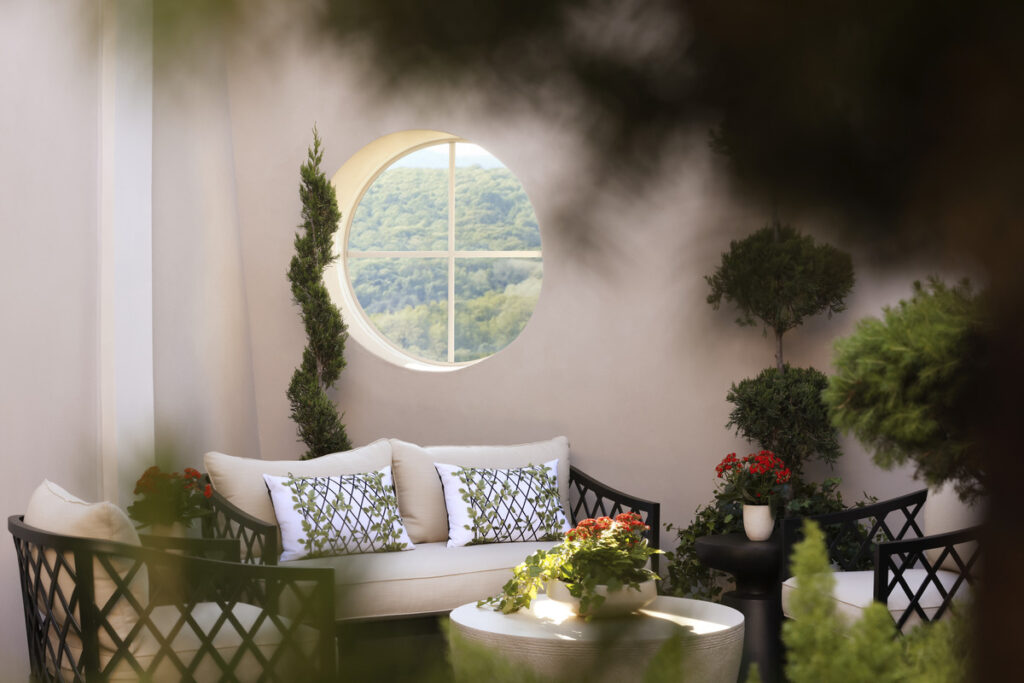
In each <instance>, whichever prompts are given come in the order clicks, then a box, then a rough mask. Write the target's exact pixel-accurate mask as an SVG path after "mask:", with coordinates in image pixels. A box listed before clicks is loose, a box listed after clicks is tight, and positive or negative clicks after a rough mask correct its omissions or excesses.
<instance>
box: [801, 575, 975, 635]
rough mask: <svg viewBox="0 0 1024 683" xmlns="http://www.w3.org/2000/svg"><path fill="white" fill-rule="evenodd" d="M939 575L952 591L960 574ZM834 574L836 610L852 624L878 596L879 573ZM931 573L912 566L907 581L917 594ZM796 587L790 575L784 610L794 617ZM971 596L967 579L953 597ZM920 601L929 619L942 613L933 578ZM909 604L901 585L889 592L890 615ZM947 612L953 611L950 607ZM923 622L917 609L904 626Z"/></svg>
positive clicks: (899, 615)
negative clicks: (792, 603) (877, 579)
mask: <svg viewBox="0 0 1024 683" xmlns="http://www.w3.org/2000/svg"><path fill="white" fill-rule="evenodd" d="M936 575H937V576H938V578H939V581H940V582H941V583H942V586H943V588H945V589H946V591H947V592H949V591H950V590H952V588H953V585H954V584H955V583H956V580H957V576H958V575H957V574H956V573H954V572H949V571H944V570H939V571H938V572H937V573H936ZM833 576H835V579H836V586H835V589H834V590H833V592H832V597H833V599H834V600H835V601H836V612H837V613H838V614H839V615H840V616H842V617H843V618H844V619H846V621H847V622H848V623H852V622H854V621H856V620H858V619H860V617H861V616H862V615H863V613H864V610H865V609H866V608H867V606H868V605H870V604H871V602H872V599H873V596H874V590H875V573H874V572H873V571H870V570H868V571H859V572H834V573H833ZM927 576H928V572H927V571H926V570H924V569H908V570H907V571H905V572H903V577H904V580H905V581H906V583H907V585H908V586H909V587H910V589H911V590H912V591H914V593H915V594H916V593H917V591H918V590H919V589H920V588H921V584H922V583H923V582H924V580H925V578H926V577H927ZM795 590H796V577H790V578H788V579H786V580H785V581H783V582H782V613H783V614H784V615H786V616H787V617H790V618H792V616H793V615H792V614H791V613H790V602H791V600H792V598H793V592H794V591H795ZM969 597H970V586H969V585H968V584H967V582H966V581H965V582H963V583H962V584H961V585H960V588H959V589H958V590H957V592H956V595H954V597H953V600H954V602H962V601H964V600H967V599H968V598H969ZM919 604H920V605H921V609H922V610H923V611H924V613H925V614H927V615H928V618H929V619H931V618H932V617H934V616H935V613H936V612H938V610H939V607H941V606H942V595H941V594H940V593H939V589H938V588H937V587H936V586H935V583H934V582H933V581H932V582H929V584H928V586H927V587H926V588H925V590H924V594H923V595H922V596H921V600H920V601H919ZM909 605H910V598H909V597H908V596H907V595H906V593H905V592H904V591H903V589H902V588H901V587H900V586H896V588H895V589H894V590H893V592H892V594H891V595H889V600H888V604H887V607H888V608H889V612H890V614H892V615H893V619H897V620H898V619H899V618H900V617H901V616H902V615H903V612H904V611H906V609H907V607H908V606H909ZM946 614H949V611H948V609H947V611H946ZM920 621H921V618H920V617H919V616H918V615H917V613H916V612H915V613H914V614H912V615H911V616H910V618H908V619H907V623H906V624H905V625H904V631H906V630H907V629H908V628H910V627H912V626H915V625H916V624H918V623H920Z"/></svg>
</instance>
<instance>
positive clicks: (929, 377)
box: [824, 279, 987, 500]
mask: <svg viewBox="0 0 1024 683" xmlns="http://www.w3.org/2000/svg"><path fill="white" fill-rule="evenodd" d="M984 327H985V321H984V318H983V311H982V306H981V302H980V298H979V296H978V295H976V294H974V292H973V291H972V290H971V287H970V285H969V284H968V283H967V282H966V281H964V282H962V283H960V284H959V285H957V286H955V287H946V286H945V285H944V284H943V283H942V282H940V281H938V280H936V279H932V280H930V281H929V283H928V287H927V289H926V288H925V287H924V286H922V285H921V283H920V282H915V283H914V294H913V297H911V299H910V301H900V303H899V306H896V307H886V308H885V309H884V320H879V319H877V318H865V319H864V320H861V321H860V322H858V323H857V329H856V331H855V332H854V333H853V334H852V335H850V336H849V337H847V338H845V339H840V340H839V341H837V342H836V357H835V366H836V370H837V371H836V374H835V375H834V376H833V377H832V378H831V379H830V380H829V386H828V389H827V390H826V391H825V393H824V400H825V402H826V403H827V404H828V405H829V406H830V408H831V414H832V422H833V424H835V425H836V426H837V427H839V428H840V429H843V430H845V431H852V432H853V433H854V435H855V436H856V437H857V438H858V439H859V440H860V441H861V443H863V444H864V445H865V446H867V447H868V448H870V449H873V450H874V461H875V463H876V464H877V465H879V466H880V467H883V468H886V469H890V468H892V467H893V466H896V465H901V464H903V463H905V462H907V461H908V460H909V461H913V462H914V464H915V465H916V467H917V474H918V475H919V476H921V477H923V478H924V480H925V481H927V482H928V484H929V485H932V486H936V485H939V484H941V483H942V482H945V481H954V482H956V487H957V491H958V492H959V494H960V496H961V498H963V499H965V500H970V499H973V498H975V497H977V496H978V495H980V494H981V493H982V491H983V484H984V478H985V472H984V469H983V466H982V455H981V453H980V448H979V446H978V444H977V443H976V442H975V440H974V439H973V434H971V428H970V425H971V424H972V421H973V419H974V418H975V417H976V415H975V412H976V410H977V406H978V405H980V404H981V401H980V400H979V399H980V390H979V382H980V381H981V378H982V377H983V376H984V374H985V372H986V370H987V369H986V367H985V365H984V363H985V357H986V354H985V352H984V348H983V347H982V344H983V342H982V340H983V339H984Z"/></svg>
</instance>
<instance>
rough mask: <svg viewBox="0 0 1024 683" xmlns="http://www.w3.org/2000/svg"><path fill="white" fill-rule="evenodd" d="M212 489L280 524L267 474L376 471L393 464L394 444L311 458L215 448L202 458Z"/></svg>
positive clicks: (375, 444) (383, 441)
mask: <svg viewBox="0 0 1024 683" xmlns="http://www.w3.org/2000/svg"><path fill="white" fill-rule="evenodd" d="M203 462H204V464H205V466H206V471H207V473H209V475H210V481H211V482H213V488H215V489H217V493H219V494H220V495H222V496H224V497H225V498H227V499H228V501H229V502H230V503H232V504H234V505H235V506H236V507H238V508H239V509H241V510H242V511H243V512H247V513H249V514H250V515H252V516H253V517H256V518H257V519H260V520H263V521H264V522H267V523H269V524H277V517H276V516H274V504H273V503H272V502H271V500H270V494H269V493H268V492H267V485H266V483H265V482H264V481H263V475H264V474H273V475H275V476H278V477H287V476H288V475H289V474H294V475H295V476H296V477H332V476H337V475H339V474H359V473H360V472H373V471H375V470H379V469H381V468H382V467H387V466H388V465H390V464H391V444H390V443H388V441H387V439H378V440H377V441H374V442H373V443H371V444H368V445H366V446H362V447H361V448H353V449H352V450H350V451H345V452H343V453H331V454H330V455H324V456H321V457H319V458H313V459H312V460H257V459H254V458H239V457H237V456H233V455H225V454H224V453H217V452H216V451H212V452H210V453H207V454H206V455H205V456H204V457H203Z"/></svg>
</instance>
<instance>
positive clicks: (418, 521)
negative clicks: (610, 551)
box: [204, 437, 660, 620]
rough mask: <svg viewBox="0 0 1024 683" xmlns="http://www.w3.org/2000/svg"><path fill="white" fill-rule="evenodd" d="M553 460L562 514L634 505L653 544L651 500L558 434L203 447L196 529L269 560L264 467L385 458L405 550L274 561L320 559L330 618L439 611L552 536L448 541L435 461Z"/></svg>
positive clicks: (305, 470) (273, 557)
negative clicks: (282, 454)
mask: <svg viewBox="0 0 1024 683" xmlns="http://www.w3.org/2000/svg"><path fill="white" fill-rule="evenodd" d="M556 458H557V459H558V487H559V497H560V499H561V502H562V506H563V508H564V511H565V514H566V519H568V520H570V522H572V523H575V522H576V521H577V520H579V519H583V518H585V517H589V516H595V515H604V514H608V515H613V514H617V513H618V512H624V511H629V510H636V511H638V512H640V513H641V514H643V515H644V517H645V519H646V520H647V521H648V523H649V524H651V526H652V529H653V530H654V531H652V536H651V542H652V544H654V545H657V533H656V530H657V528H658V524H659V522H660V520H659V507H658V504H657V503H653V502H650V501H646V500H642V499H639V498H634V497H631V496H627V495H625V494H622V493H619V492H617V491H614V490H613V489H609V488H608V487H606V486H603V485H601V484H600V483H599V482H596V481H594V480H593V479H590V478H589V477H587V476H586V475H584V474H582V473H581V472H579V471H578V470H576V469H575V468H572V467H570V462H569V461H570V454H569V442H568V439H566V438H565V437H556V438H554V439H551V440H549V441H542V442H537V443H530V444H521V445H515V446H432V447H427V448H424V447H421V446H417V445H415V444H411V443H408V442H405V441H400V440H398V439H381V440H378V441H375V442H373V443H371V444H369V445H367V446H364V447H361V448H357V449H354V450H352V451H347V452H345V453H336V454H331V455H326V456H323V457H321V458H317V459H314V460H306V461H294V460H288V461H265V460H254V459H248V458H239V457H235V456H230V455H225V454H223V453H207V454H206V458H205V465H206V469H207V473H208V476H209V478H210V481H211V483H212V484H213V488H214V491H215V493H214V496H213V497H212V499H211V503H212V505H213V509H214V511H215V514H214V515H213V516H212V517H210V518H208V519H207V520H206V524H205V525H204V527H205V528H204V533H205V534H206V535H208V536H212V537H217V538H225V537H227V538H238V539H239V541H240V543H241V545H242V557H243V561H248V562H251V563H260V564H276V563H277V561H278V554H279V551H278V549H279V548H280V543H279V542H278V536H277V533H278V532H277V528H276V519H275V516H274V508H273V505H272V503H271V501H270V497H269V494H268V492H267V488H266V485H265V484H264V481H263V478H262V476H263V474H272V475H277V476H286V475H289V474H292V475H294V476H297V477H305V476H328V475H339V474H355V473H360V472H368V471H374V470H377V469H379V468H381V467H383V466H386V465H391V467H392V475H393V478H394V484H395V490H396V493H397V498H398V506H399V510H400V512H401V515H402V519H403V522H404V524H405V526H406V529H407V530H408V533H409V537H410V539H411V540H412V542H413V544H414V545H415V548H414V549H413V550H411V551H403V552H386V553H366V554H358V555H341V556H334V557H320V558H315V559H302V560H292V561H289V562H283V563H281V564H282V565H283V566H294V567H329V568H331V569H333V570H334V576H335V614H336V618H337V619H338V620H357V619H358V620H370V619H384V618H394V617H411V616H425V615H434V614H441V613H446V612H448V611H450V610H452V609H454V608H455V607H457V606H459V605H461V604H464V603H467V602H472V601H475V600H479V599H481V598H484V597H488V596H490V595H494V594H496V593H498V592H499V591H500V590H501V587H502V586H503V585H504V584H505V582H506V581H508V579H509V578H510V577H511V570H512V568H513V567H514V566H515V565H517V564H519V563H520V562H522V561H523V560H524V559H525V558H526V556H527V555H529V554H531V553H533V552H534V551H536V550H537V549H540V548H545V549H546V548H550V547H552V546H554V545H555V543H553V542H524V543H495V544H487V545H472V546H465V547H455V548H449V547H447V545H446V542H447V539H448V520H447V511H446V508H445V502H444V494H443V491H442V487H441V482H440V479H439V478H438V476H437V473H436V471H435V469H434V463H435V462H442V463H448V464H453V465H462V466H474V467H492V468H508V467H521V466H525V465H529V464H539V463H543V462H547V461H550V460H553V459H556Z"/></svg>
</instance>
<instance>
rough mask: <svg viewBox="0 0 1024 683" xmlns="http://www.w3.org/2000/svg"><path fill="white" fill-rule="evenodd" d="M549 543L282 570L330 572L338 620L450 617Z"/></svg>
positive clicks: (440, 548) (431, 551)
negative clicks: (325, 569)
mask: <svg viewBox="0 0 1024 683" xmlns="http://www.w3.org/2000/svg"><path fill="white" fill-rule="evenodd" d="M555 545H556V544H555V543H552V542H529V543H495V544H490V545H472V546H464V547H461V548H448V547H447V545H446V543H445V542H441V543H420V544H418V545H417V546H416V548H415V549H414V550H410V551H408V552H403V553H364V554H361V555H341V556H337V557H319V558H315V559H307V560H294V561H292V562H284V563H282V566H286V567H331V568H332V569H334V582H335V586H336V587H335V591H334V599H335V615H336V616H337V618H338V619H372V618H380V617H394V616H415V615H426V614H438V613H442V612H448V611H450V610H452V609H454V608H456V607H458V606H459V605H462V604H465V603H467V602H474V601H476V600H481V599H483V598H486V597H490V596H492V595H496V594H497V593H499V592H500V591H501V587H502V586H504V585H505V583H506V582H507V581H508V580H509V579H510V578H512V568H513V567H515V566H516V565H517V564H519V563H520V562H522V561H523V560H525V559H526V557H527V556H528V555H530V554H531V553H533V552H535V551H537V550H540V549H544V550H547V549H549V548H552V547H554V546H555Z"/></svg>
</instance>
